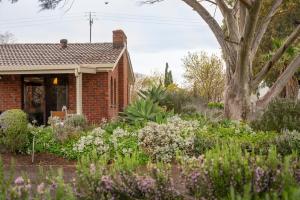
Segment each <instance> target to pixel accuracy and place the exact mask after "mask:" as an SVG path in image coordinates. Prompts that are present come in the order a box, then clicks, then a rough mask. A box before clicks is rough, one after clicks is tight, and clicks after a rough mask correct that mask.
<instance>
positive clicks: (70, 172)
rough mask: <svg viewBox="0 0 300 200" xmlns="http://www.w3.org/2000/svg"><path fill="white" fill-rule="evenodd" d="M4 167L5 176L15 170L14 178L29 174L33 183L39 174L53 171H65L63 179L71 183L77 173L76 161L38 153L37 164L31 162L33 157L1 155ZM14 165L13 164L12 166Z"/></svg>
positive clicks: (36, 156)
mask: <svg viewBox="0 0 300 200" xmlns="http://www.w3.org/2000/svg"><path fill="white" fill-rule="evenodd" d="M0 157H1V159H2V162H3V165H4V174H5V175H6V176H8V175H9V173H10V169H11V168H13V170H14V172H15V173H14V176H15V177H18V176H21V175H23V174H27V175H28V178H30V179H31V180H32V181H33V182H34V180H36V179H37V178H38V175H39V172H40V171H41V170H43V171H44V172H49V171H51V170H53V171H57V170H59V169H62V170H63V178H64V180H65V181H66V182H71V180H72V179H73V178H74V177H75V173H76V161H70V160H67V159H64V158H62V157H58V156H56V155H53V154H49V153H38V154H36V155H35V162H34V163H32V162H31V155H16V154H11V153H2V154H0ZM12 163H13V164H12Z"/></svg>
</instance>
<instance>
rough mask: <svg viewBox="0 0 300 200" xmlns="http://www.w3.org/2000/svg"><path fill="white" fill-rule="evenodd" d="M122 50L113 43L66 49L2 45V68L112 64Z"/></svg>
mask: <svg viewBox="0 0 300 200" xmlns="http://www.w3.org/2000/svg"><path fill="white" fill-rule="evenodd" d="M121 52H122V48H114V47H113V44H112V43H69V44H68V47H67V48H65V49H62V48H61V45H60V44H2V45H0V67H1V66H34V65H67V64H111V63H115V62H116V61H117V59H118V57H119V55H120V54H121Z"/></svg>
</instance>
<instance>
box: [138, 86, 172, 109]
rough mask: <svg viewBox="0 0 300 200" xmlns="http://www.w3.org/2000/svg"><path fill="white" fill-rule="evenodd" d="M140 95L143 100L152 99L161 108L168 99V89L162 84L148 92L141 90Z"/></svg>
mask: <svg viewBox="0 0 300 200" xmlns="http://www.w3.org/2000/svg"><path fill="white" fill-rule="evenodd" d="M138 94H139V96H140V97H141V98H142V99H144V100H147V99H150V100H151V101H153V102H154V103H157V104H158V105H160V106H162V104H163V103H164V102H165V100H166V98H167V93H166V89H165V88H164V86H162V85H161V84H160V85H158V86H156V85H154V86H152V87H151V88H149V89H148V90H141V91H140V92H139V93H138Z"/></svg>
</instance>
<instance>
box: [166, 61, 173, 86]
mask: <svg viewBox="0 0 300 200" xmlns="http://www.w3.org/2000/svg"><path fill="white" fill-rule="evenodd" d="M171 84H173V75H172V71H171V70H170V71H169V64H168V63H166V68H165V81H164V85H165V87H168V86H169V85H171Z"/></svg>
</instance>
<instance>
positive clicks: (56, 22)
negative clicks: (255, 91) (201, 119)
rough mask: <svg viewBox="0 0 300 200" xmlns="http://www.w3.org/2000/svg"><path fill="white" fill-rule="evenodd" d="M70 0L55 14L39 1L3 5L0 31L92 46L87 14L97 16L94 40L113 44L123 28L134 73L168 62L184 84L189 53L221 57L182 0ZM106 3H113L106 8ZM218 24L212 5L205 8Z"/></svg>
mask: <svg viewBox="0 0 300 200" xmlns="http://www.w3.org/2000/svg"><path fill="white" fill-rule="evenodd" d="M71 2H72V0H69V3H68V4H66V5H63V4H61V5H60V6H59V7H58V8H57V9H55V10H47V11H41V10H40V7H39V5H38V3H37V0H19V2H18V3H16V4H10V3H9V2H8V0H2V3H0V33H4V32H7V31H8V32H10V33H12V34H14V36H15V42H16V43H58V42H59V40H60V39H63V38H64V39H68V41H69V42H70V43H72V42H74V43H75V42H89V22H88V14H87V13H88V12H93V13H92V16H93V18H94V24H93V29H92V35H93V36H92V41H93V42H111V41H112V31H113V30H116V29H122V30H124V32H125V33H126V35H127V37H128V49H129V52H130V56H131V60H132V63H133V68H134V71H135V72H136V73H142V74H152V73H153V72H155V71H156V72H157V71H158V72H163V71H164V68H165V64H166V62H168V63H169V66H170V69H171V70H172V72H173V76H174V79H175V81H176V82H177V83H179V84H184V82H185V81H184V78H183V74H184V68H183V66H182V58H183V57H184V56H186V55H187V54H188V52H196V51H206V52H208V53H209V54H217V55H221V50H220V47H219V45H218V43H217V41H216V39H215V38H214V36H213V34H212V32H211V31H210V29H209V27H208V26H207V25H206V24H205V22H204V21H203V20H202V19H201V18H200V16H199V15H197V13H196V12H194V11H193V10H192V9H191V8H190V7H189V6H187V5H186V4H185V3H184V2H182V1H181V0H165V1H164V2H161V3H157V4H154V5H141V4H140V3H139V2H138V0H75V1H74V4H71ZM105 2H109V3H108V4H106V3H105ZM205 6H206V7H207V8H208V9H209V10H210V12H211V13H212V14H213V15H214V16H215V17H216V19H217V20H218V21H219V22H220V21H221V17H220V16H221V15H220V13H219V12H218V11H215V7H214V6H213V5H209V4H207V5H205Z"/></svg>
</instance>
